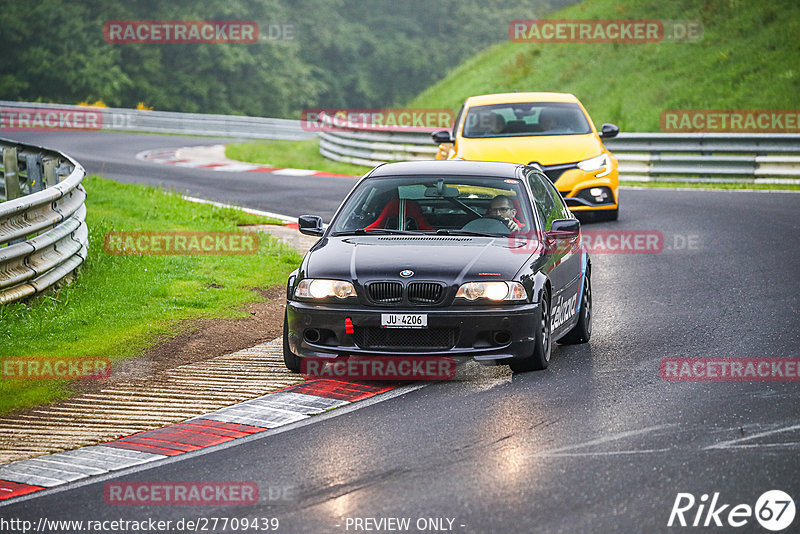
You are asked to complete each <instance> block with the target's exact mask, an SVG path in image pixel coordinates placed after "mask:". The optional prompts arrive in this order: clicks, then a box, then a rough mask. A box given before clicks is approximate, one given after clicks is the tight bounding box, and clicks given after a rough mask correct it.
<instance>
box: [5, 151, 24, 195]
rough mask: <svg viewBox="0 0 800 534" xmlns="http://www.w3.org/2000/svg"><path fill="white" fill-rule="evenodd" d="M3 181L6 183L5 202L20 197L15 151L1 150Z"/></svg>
mask: <svg viewBox="0 0 800 534" xmlns="http://www.w3.org/2000/svg"><path fill="white" fill-rule="evenodd" d="M3 179H4V180H5V183H6V200H7V201H8V200H14V199H15V198H19V197H21V196H22V191H20V189H19V164H18V162H17V149H16V148H4V149H3Z"/></svg>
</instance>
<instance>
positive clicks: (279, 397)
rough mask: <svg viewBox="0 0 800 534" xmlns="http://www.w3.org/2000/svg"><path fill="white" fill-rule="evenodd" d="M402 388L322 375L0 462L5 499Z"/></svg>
mask: <svg viewBox="0 0 800 534" xmlns="http://www.w3.org/2000/svg"><path fill="white" fill-rule="evenodd" d="M398 387H399V385H385V384H367V383H363V382H346V381H342V380H333V379H326V378H318V379H313V380H308V381H306V382H302V383H300V384H297V385H294V386H289V387H288V388H285V389H282V390H279V391H276V392H274V393H269V394H267V395H263V396H261V397H257V398H255V399H251V400H248V401H245V402H242V403H240V404H235V405H233V406H228V407H226V408H222V409H220V410H216V411H214V412H211V413H208V414H205V415H203V416H200V417H197V418H194V419H189V420H188V421H184V422H182V423H177V424H173V425H168V426H165V427H163V428H158V429H155V430H149V431H147V432H140V433H138V434H133V435H131V436H127V437H124V438H120V439H116V440H114V441H110V442H108V443H102V444H100V445H91V446H88V447H83V448H80V449H76V450H72V451H66V452H59V453H56V454H51V455H49V456H40V457H37V458H30V459H28V460H20V461H17V462H13V463H10V464H7V465H3V466H0V500H5V499H11V498H13V497H19V496H22V495H26V494H30V493H34V492H37V491H42V490H45V489H48V488H53V487H56V486H59V485H62V484H67V483H70V482H75V481H80V480H82V479H88V478H89V477H94V476H98V475H103V474H106V473H109V472H112V471H118V470H120V469H125V468H128V467H133V466H137V465H141V464H146V463H149V462H154V461H156V460H164V459H166V458H169V457H172V456H179V455H181V454H186V453H189V452H193V451H197V450H201V449H204V448H207V447H211V446H214V445H219V444H222V443H226V442H229V441H234V440H236V439H240V438H244V437H247V436H251V435H253V434H257V433H259V432H265V431H267V430H272V429H275V428H278V427H281V426H284V425H288V424H291V423H296V422H299V421H304V420H307V419H310V418H311V417H312V416H314V415H318V414H322V413H323V412H327V411H328V410H332V409H334V408H340V407H343V406H346V405H350V404H353V403H356V402H358V401H361V400H364V399H368V398H370V397H376V396H378V395H380V394H382V393H386V392H388V391H390V390H393V389H396V388H398ZM376 400H377V399H376Z"/></svg>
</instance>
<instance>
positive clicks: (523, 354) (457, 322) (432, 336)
mask: <svg viewBox="0 0 800 534" xmlns="http://www.w3.org/2000/svg"><path fill="white" fill-rule="evenodd" d="M286 311H287V320H288V332H287V333H286V334H287V336H288V342H289V347H290V349H291V351H292V353H294V354H296V355H297V356H300V357H317V358H336V357H338V356H350V355H365V356H468V357H472V358H474V359H476V360H479V361H481V360H483V361H492V360H507V359H511V358H527V357H530V355H531V354H532V353H533V347H534V332H535V328H534V325H535V324H536V316H537V315H538V313H539V310H538V306H537V305H536V304H518V305H504V306H458V307H455V306H454V307H450V308H425V307H419V308H413V307H408V308H388V307H387V308H382V307H366V306H362V305H360V304H354V305H346V306H343V305H333V304H313V303H306V302H300V301H289V302H287V304H286ZM382 313H413V314H421V313H424V314H427V316H428V318H427V319H428V326H427V329H426V330H428V332H421V331H420V330H418V329H405V328H401V329H384V328H382V327H381V314H382ZM348 318H349V319H350V320H351V321H352V325H353V329H352V333H347V327H346V326H345V319H348Z"/></svg>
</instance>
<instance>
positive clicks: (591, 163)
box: [578, 153, 611, 178]
mask: <svg viewBox="0 0 800 534" xmlns="http://www.w3.org/2000/svg"><path fill="white" fill-rule="evenodd" d="M578 168H579V169H580V170H582V171H586V172H592V171H599V170H600V169H605V170H604V171H603V172H601V173H600V174H595V178H602V177H603V176H606V175H607V174H609V173H611V158H609V157H608V154H606V153H603V154H600V155H599V156H595V157H593V158H589V159H585V160H583V161H579V162H578Z"/></svg>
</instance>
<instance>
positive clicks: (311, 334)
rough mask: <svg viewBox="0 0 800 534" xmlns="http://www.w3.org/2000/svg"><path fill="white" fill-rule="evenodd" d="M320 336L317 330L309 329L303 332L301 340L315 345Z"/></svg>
mask: <svg viewBox="0 0 800 534" xmlns="http://www.w3.org/2000/svg"><path fill="white" fill-rule="evenodd" d="M319 338H320V334H319V330H317V329H316V328H309V329H308V330H306V331H305V332H303V339H305V340H306V341H307V342H309V343H317V342H318V341H319Z"/></svg>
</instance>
